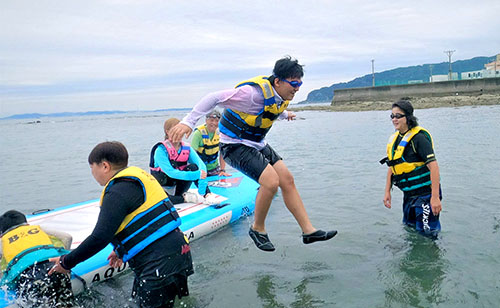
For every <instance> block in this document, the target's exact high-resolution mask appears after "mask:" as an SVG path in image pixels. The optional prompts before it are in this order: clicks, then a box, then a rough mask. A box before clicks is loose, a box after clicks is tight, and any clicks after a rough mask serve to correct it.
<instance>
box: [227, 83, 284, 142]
mask: <svg viewBox="0 0 500 308" xmlns="http://www.w3.org/2000/svg"><path fill="white" fill-rule="evenodd" d="M268 79H269V77H267V76H257V77H254V78H252V79H249V80H246V81H243V82H241V83H239V84H237V85H236V88H238V87H241V86H244V85H257V86H259V87H260V89H261V90H262V94H263V95H264V107H263V108H262V110H261V111H260V112H259V113H257V114H248V113H244V112H241V111H237V110H233V109H225V110H224V113H223V114H222V118H221V120H220V122H219V129H220V132H221V133H223V134H225V135H227V136H229V137H231V138H235V139H246V140H251V141H255V142H260V141H262V139H264V137H265V136H266V134H267V133H268V132H269V130H270V129H271V126H272V125H273V123H274V121H276V119H278V116H279V115H280V114H281V113H283V111H285V109H286V108H287V107H288V104H289V103H290V101H283V102H282V103H281V104H277V103H276V99H275V94H274V89H273V86H272V85H271V82H270V81H269V80H268Z"/></svg>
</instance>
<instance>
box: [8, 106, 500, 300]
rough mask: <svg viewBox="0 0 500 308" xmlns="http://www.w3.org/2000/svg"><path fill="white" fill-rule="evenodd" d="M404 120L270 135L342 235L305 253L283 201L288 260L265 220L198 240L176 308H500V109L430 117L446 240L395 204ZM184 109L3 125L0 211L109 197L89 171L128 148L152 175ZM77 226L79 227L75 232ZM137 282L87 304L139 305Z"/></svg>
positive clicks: (279, 201)
mask: <svg viewBox="0 0 500 308" xmlns="http://www.w3.org/2000/svg"><path fill="white" fill-rule="evenodd" d="M389 114H390V111H368V112H334V113H333V112H315V111H306V112H300V113H298V116H299V120H297V121H292V122H287V121H282V122H279V123H276V124H275V125H274V126H273V128H272V130H271V132H270V133H269V136H268V141H269V143H270V144H271V145H272V147H273V148H274V149H275V150H276V151H277V152H278V153H280V155H281V156H282V157H283V159H284V162H285V163H286V165H287V166H288V168H289V169H290V171H291V172H292V173H293V174H294V176H295V182H296V185H297V187H298V189H299V192H300V194H301V196H302V199H303V200H304V203H305V206H306V209H307V212H308V214H309V217H310V219H311V221H312V222H313V224H314V226H315V227H317V228H322V229H333V228H335V229H338V230H339V234H338V235H337V236H336V237H335V238H334V239H332V240H330V241H328V242H324V243H314V244H312V245H307V246H306V245H303V244H302V241H301V237H300V234H301V232H300V229H299V227H298V226H297V224H296V222H295V220H294V219H293V217H292V215H291V214H290V213H289V212H288V210H287V209H286V207H285V204H284V202H283V198H282V196H281V194H280V193H278V195H277V196H276V198H275V199H274V201H273V204H272V206H271V209H270V211H269V214H268V217H267V220H266V224H267V231H268V232H269V236H270V238H271V240H272V241H273V243H274V244H275V246H276V251H275V252H273V253H266V252H262V251H260V250H258V249H257V248H256V247H255V246H254V244H253V242H252V241H251V239H250V238H249V237H248V228H249V226H250V224H251V221H252V217H249V218H247V219H242V220H240V221H239V222H237V223H235V224H233V225H231V226H227V227H225V228H223V229H222V230H220V231H218V232H216V233H214V234H211V235H209V236H206V237H205V238H202V239H199V240H198V241H195V242H193V243H192V254H193V261H194V266H195V274H194V275H192V276H191V277H190V278H189V289H190V296H189V297H187V298H183V299H181V300H177V303H176V307H214V308H220V307H228V308H229V307H499V305H500V304H499V303H500V201H499V200H500V164H499V156H500V134H499V131H500V106H499V105H497V106H483V107H461V108H439V109H427V110H416V111H415V115H416V116H417V117H418V118H419V124H420V125H421V126H423V127H425V128H426V129H428V130H429V131H430V132H431V134H432V135H433V137H434V141H435V152H436V157H437V160H438V163H439V167H440V172H441V184H442V189H443V201H442V205H443V211H442V214H441V224H442V228H443V230H442V232H441V234H440V236H439V239H438V240H436V241H432V240H429V239H427V238H425V237H422V236H420V235H418V234H416V233H415V232H413V231H412V230H410V229H407V228H405V227H404V226H403V225H402V223H401V218H402V213H401V202H402V194H401V192H400V191H399V190H397V189H396V190H394V191H393V194H392V196H393V199H392V204H393V208H392V209H387V208H385V207H384V206H383V203H382V198H383V195H384V186H385V176H386V172H387V167H385V166H381V165H380V164H379V163H378V161H379V159H381V158H382V157H384V156H385V147H386V143H387V140H388V138H389V136H390V135H391V133H392V132H393V131H394V128H393V126H392V123H391V121H390V118H389ZM172 116H176V117H182V116H183V114H180V113H165V112H163V113H153V114H151V113H147V114H146V113H145V114H140V113H139V114H136V113H134V114H127V115H115V116H110V115H106V116H104V115H103V116H83V117H68V118H42V119H41V122H40V123H28V122H29V121H28V120H4V121H0V129H1V140H0V141H1V148H0V173H1V176H0V197H1V198H0V200H1V204H0V209H1V211H2V212H4V211H6V210H8V209H17V210H20V211H23V212H25V213H31V212H33V211H35V210H39V209H44V208H55V207H59V206H64V205H68V204H73V203H77V202H81V201H85V200H90V199H95V198H98V197H99V195H100V191H101V187H100V186H99V185H98V184H97V183H96V182H95V181H94V179H93V178H92V176H91V174H90V169H89V166H88V163H87V156H88V153H89V152H90V151H91V150H92V148H93V147H94V146H95V145H96V144H97V143H99V142H102V141H106V140H119V141H121V142H123V143H124V144H125V145H126V146H127V148H128V150H129V154H130V165H136V166H139V167H142V168H145V169H147V167H148V161H149V153H150V149H151V147H152V146H153V145H154V144H155V142H157V141H159V140H161V139H162V138H163V131H162V127H163V121H164V120H165V119H166V118H168V117H172ZM68 223H70V222H68ZM132 280H133V274H132V273H130V272H129V273H128V274H125V275H122V276H120V277H116V278H114V279H112V280H110V281H108V282H104V283H101V284H98V285H96V286H95V287H92V288H91V289H90V290H89V291H88V292H86V293H84V294H82V295H80V296H78V300H79V303H80V304H81V306H82V307H127V306H131V307H132V304H131V302H130V296H129V295H130V290H131V285H132Z"/></svg>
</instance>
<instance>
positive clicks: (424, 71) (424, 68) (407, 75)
mask: <svg viewBox="0 0 500 308" xmlns="http://www.w3.org/2000/svg"><path fill="white" fill-rule="evenodd" d="M494 58H495V57H494V56H492V57H476V58H472V59H469V60H459V61H455V62H453V63H452V67H453V72H457V73H458V75H459V76H460V73H462V72H470V71H476V70H481V69H483V68H484V65H485V64H486V63H489V62H491V61H493V60H494ZM431 65H432V74H433V75H446V74H448V62H442V63H437V64H423V65H416V66H409V67H399V68H395V69H392V70H387V71H383V72H380V73H375V85H376V86H381V85H395V84H407V83H408V82H409V81H411V80H413V81H414V80H422V81H423V82H428V81H429V77H430V75H431V68H430V66H431ZM371 86H372V75H371V74H367V75H365V76H363V77H358V78H355V79H353V80H351V81H349V82H341V83H336V84H333V85H331V86H329V87H323V88H321V89H318V90H313V91H311V92H309V94H308V95H307V99H306V100H305V101H303V102H300V103H315V102H331V101H332V99H333V95H334V92H335V90H337V89H347V88H360V87H371Z"/></svg>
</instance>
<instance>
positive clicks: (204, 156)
mask: <svg viewBox="0 0 500 308" xmlns="http://www.w3.org/2000/svg"><path fill="white" fill-rule="evenodd" d="M195 130H199V131H200V133H201V138H202V140H203V146H202V147H198V145H197V144H196V145H195V146H197V147H198V148H196V149H195V150H196V152H197V153H198V155H199V156H200V158H201V160H202V161H203V162H204V163H205V164H206V165H207V170H212V169H215V168H217V167H218V166H219V161H218V160H217V159H218V157H219V129H217V130H216V131H215V132H214V135H213V137H212V139H210V134H209V133H208V130H207V125H206V123H204V124H203V125H200V126H198V127H196V129H195Z"/></svg>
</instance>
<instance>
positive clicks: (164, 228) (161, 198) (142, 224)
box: [101, 167, 181, 262]
mask: <svg viewBox="0 0 500 308" xmlns="http://www.w3.org/2000/svg"><path fill="white" fill-rule="evenodd" d="M118 179H131V180H135V181H137V182H139V183H140V184H141V186H142V188H143V191H144V203H143V204H142V205H141V206H139V207H138V208H137V209H135V210H134V211H133V212H132V213H130V214H128V215H127V216H125V219H124V220H123V222H122V223H121V224H120V227H119V228H118V230H117V231H116V233H115V236H114V238H113V240H112V241H111V244H112V245H113V247H114V250H115V252H116V254H117V255H118V257H120V258H121V259H122V260H123V262H127V261H128V260H130V259H131V258H133V257H134V256H135V255H136V254H138V253H139V252H140V251H142V250H143V249H144V248H145V247H147V246H148V245H150V244H151V243H153V242H154V241H156V240H157V239H159V238H161V237H163V236H165V235H167V234H168V233H169V232H171V231H173V230H175V229H176V228H177V227H179V226H180V225H181V219H180V217H179V214H178V213H177V211H176V209H175V207H174V206H173V205H172V203H171V202H170V200H169V199H168V196H167V194H166V193H165V191H164V190H163V188H162V187H161V185H160V184H159V183H158V181H157V180H156V179H155V178H154V177H153V176H152V175H150V174H148V173H146V171H144V170H142V169H140V168H137V167H128V168H126V169H123V170H122V171H120V172H118V173H117V174H116V175H115V176H113V177H112V178H111V179H110V180H109V182H108V183H107V184H106V186H105V187H104V189H103V191H102V195H101V204H102V200H103V198H104V195H105V194H106V192H107V191H108V190H109V188H110V187H111V186H112V185H113V184H114V183H115V181H116V180H118Z"/></svg>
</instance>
